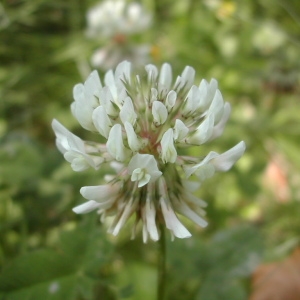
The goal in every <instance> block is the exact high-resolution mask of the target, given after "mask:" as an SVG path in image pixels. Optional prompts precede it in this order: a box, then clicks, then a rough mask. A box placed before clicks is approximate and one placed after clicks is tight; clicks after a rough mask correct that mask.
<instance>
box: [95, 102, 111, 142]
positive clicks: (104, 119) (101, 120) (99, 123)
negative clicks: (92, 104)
mask: <svg viewBox="0 0 300 300" xmlns="http://www.w3.org/2000/svg"><path fill="white" fill-rule="evenodd" d="M92 118H93V122H94V125H95V127H96V129H97V130H98V132H99V133H100V134H101V135H102V136H104V137H105V138H108V135H109V131H110V129H111V127H112V123H111V120H110V118H109V116H108V114H107V113H106V110H105V108H104V106H102V105H101V106H98V107H97V108H96V109H95V110H94V111H93V115H92Z"/></svg>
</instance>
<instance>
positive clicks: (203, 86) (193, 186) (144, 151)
mask: <svg viewBox="0 0 300 300" xmlns="http://www.w3.org/2000/svg"><path fill="white" fill-rule="evenodd" d="M194 76H195V71H194V69H193V68H191V67H186V68H185V69H184V70H183V72H182V74H181V75H180V76H178V77H177V79H176V80H175V82H174V81H173V76H172V68H171V66H170V65H169V64H167V63H165V64H163V65H162V67H161V69H160V71H159V70H158V69H157V67H156V66H154V65H147V66H146V67H145V73H144V74H142V75H139V74H137V75H135V76H133V74H132V72H131V64H130V63H129V62H127V61H124V62H122V63H120V64H119V65H118V66H117V68H116V70H115V71H112V70H110V71H108V72H107V73H106V74H105V76H104V84H102V83H101V81H100V79H99V76H98V74H97V72H95V71H94V72H92V74H91V75H90V76H89V77H88V79H87V80H86V82H85V83H84V84H79V85H76V86H75V88H74V102H73V103H72V105H71V107H72V112H73V114H74V116H75V117H76V118H77V120H78V121H79V123H80V124H81V125H82V126H83V127H84V128H85V129H87V130H90V131H93V132H94V133H95V134H96V135H97V134H98V135H100V136H101V138H102V139H103V138H104V139H106V142H105V144H100V143H92V142H86V141H82V140H81V139H80V138H79V137H77V136H75V135H73V134H72V133H71V132H69V131H68V130H67V129H66V128H64V127H63V125H61V124H60V123H59V122H58V121H56V120H54V121H53V130H54V132H55V134H56V143H57V147H58V149H59V150H60V151H61V152H62V153H63V154H64V157H65V158H66V160H67V161H69V162H70V163H71V166H72V168H73V169H74V170H75V171H83V170H85V169H86V168H88V167H92V168H94V169H96V170H97V169H99V168H100V167H101V165H102V164H108V165H110V166H111V168H112V170H113V172H114V173H115V175H113V176H112V175H110V176H106V177H105V180H106V184H102V185H99V186H86V187H83V188H82V189H81V191H80V192H81V194H82V195H83V197H84V198H86V199H87V200H88V201H87V202H86V203H84V204H81V205H79V206H77V207H75V208H74V209H73V210H74V212H76V213H79V214H83V213H88V212H90V211H93V210H97V211H98V213H99V214H100V215H101V220H102V221H103V220H104V219H105V217H106V216H107V215H110V216H114V220H113V222H112V224H111V226H110V228H109V230H108V231H109V232H110V233H112V234H113V235H117V234H118V233H119V231H120V230H121V228H122V227H123V226H124V224H125V223H126V221H127V220H128V219H129V218H130V217H131V216H132V215H136V222H135V225H134V226H133V231H132V236H133V237H134V236H135V234H136V227H137V224H138V223H139V222H141V223H142V232H143V240H144V242H146V241H147V240H148V239H149V238H150V239H152V240H154V241H157V240H158V239H159V237H160V230H159V227H160V226H161V225H164V226H166V227H167V228H168V229H169V230H170V232H171V235H172V237H178V238H187V237H190V236H191V234H190V232H189V231H188V230H187V229H186V228H185V227H184V225H183V224H182V223H181V222H180V220H179V219H178V214H181V215H183V216H185V217H187V218H189V219H190V220H192V221H193V222H195V223H196V224H198V225H199V226H201V227H205V226H206V225H207V222H206V220H205V219H204V216H205V211H204V207H205V206H206V203H205V202H204V201H203V200H202V199H199V198H197V197H196V196H195V195H193V192H194V191H195V190H197V189H198V188H199V186H200V185H201V184H202V182H203V181H204V180H206V179H207V178H210V177H212V176H213V175H214V174H215V172H225V171H227V170H229V169H230V168H231V167H232V166H233V164H234V163H235V162H236V161H237V160H238V159H239V158H240V157H241V156H242V155H243V153H244V151H245V143H244V142H240V143H238V144H237V145H236V146H234V147H233V148H231V149H230V150H228V151H226V152H224V153H222V154H218V153H217V152H210V153H208V154H207V156H205V157H202V158H196V157H189V156H182V155H180V147H187V146H191V145H193V146H194V145H196V146H199V145H202V144H204V143H207V142H210V141H212V140H213V139H215V138H217V137H218V136H220V135H221V134H222V133H223V130H224V127H225V124H226V122H227V120H228V118H229V114H230V105H229V103H224V101H223V97H222V95H221V93H220V91H219V90H218V85H217V81H216V80H215V79H213V80H211V81H210V82H207V81H206V80H202V81H201V83H200V85H199V86H196V85H193V82H194ZM191 177H194V178H195V179H197V181H195V180H190V178H191Z"/></svg>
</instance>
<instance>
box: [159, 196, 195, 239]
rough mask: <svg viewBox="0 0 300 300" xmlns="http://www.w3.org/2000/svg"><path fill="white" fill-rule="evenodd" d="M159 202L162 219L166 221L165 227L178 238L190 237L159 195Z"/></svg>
mask: <svg viewBox="0 0 300 300" xmlns="http://www.w3.org/2000/svg"><path fill="white" fill-rule="evenodd" d="M159 202H160V206H161V209H162V213H163V216H164V220H165V222H166V227H167V228H168V229H170V230H171V231H172V232H173V234H174V235H175V236H176V237H178V238H181V239H183V238H188V237H191V236H192V235H191V234H190V232H189V231H188V230H187V229H186V228H185V227H184V226H183V225H182V224H181V223H180V221H179V220H178V218H177V216H176V214H175V213H174V211H173V209H172V208H171V207H170V206H167V204H166V202H165V199H164V198H163V197H161V198H160V201H159Z"/></svg>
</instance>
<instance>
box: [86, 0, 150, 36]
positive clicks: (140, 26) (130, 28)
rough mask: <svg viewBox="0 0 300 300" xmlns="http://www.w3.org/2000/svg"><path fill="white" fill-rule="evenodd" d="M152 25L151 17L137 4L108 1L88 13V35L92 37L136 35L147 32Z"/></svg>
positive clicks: (117, 0) (118, 0)
mask: <svg viewBox="0 0 300 300" xmlns="http://www.w3.org/2000/svg"><path fill="white" fill-rule="evenodd" d="M150 24H151V15H150V14H149V13H147V12H146V11H145V10H144V8H143V6H142V5H141V4H139V3H137V2H132V3H128V4H126V2H125V1H123V0H116V1H113V0H106V1H103V2H101V3H99V4H98V5H96V6H94V7H92V8H91V9H90V10H89V11H88V13H87V25H88V31H87V34H88V35H89V36H91V37H99V36H105V37H111V36H114V35H116V34H121V33H122V34H125V35H128V34H134V33H137V32H142V31H144V30H146V29H147V28H149V26H150Z"/></svg>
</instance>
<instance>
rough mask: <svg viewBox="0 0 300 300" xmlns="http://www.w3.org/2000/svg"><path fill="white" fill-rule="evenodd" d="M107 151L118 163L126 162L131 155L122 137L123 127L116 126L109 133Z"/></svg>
mask: <svg viewBox="0 0 300 300" xmlns="http://www.w3.org/2000/svg"><path fill="white" fill-rule="evenodd" d="M106 147H107V151H108V152H109V154H110V155H111V156H112V157H114V158H115V159H116V160H117V161H121V162H122V161H124V160H126V158H127V157H128V155H129V150H128V149H126V148H125V146H124V144H123V137H122V127H121V125H120V124H115V125H114V126H113V127H112V129H111V130H110V132H109V136H108V140H107V143H106Z"/></svg>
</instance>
